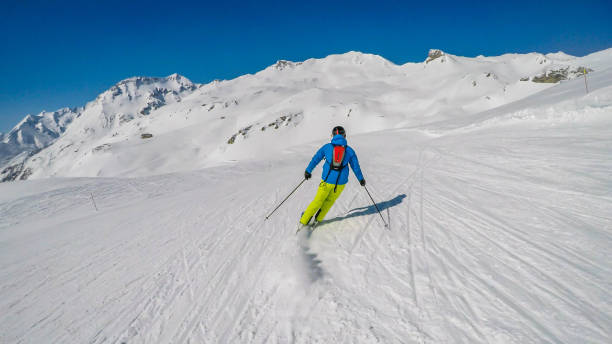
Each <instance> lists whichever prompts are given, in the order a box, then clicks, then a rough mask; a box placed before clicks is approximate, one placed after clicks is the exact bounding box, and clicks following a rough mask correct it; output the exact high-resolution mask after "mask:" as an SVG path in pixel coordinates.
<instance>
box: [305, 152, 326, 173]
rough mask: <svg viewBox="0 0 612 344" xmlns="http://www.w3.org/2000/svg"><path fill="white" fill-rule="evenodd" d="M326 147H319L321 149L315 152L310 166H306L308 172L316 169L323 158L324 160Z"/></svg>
mask: <svg viewBox="0 0 612 344" xmlns="http://www.w3.org/2000/svg"><path fill="white" fill-rule="evenodd" d="M324 148H325V146H323V147H321V148H319V150H318V151H317V152H316V153H315V155H314V156H313V157H312V160H310V164H308V167H306V172H308V173H312V170H314V168H315V167H317V165H318V164H319V163H320V162H321V160H323V157H324V156H325V152H324Z"/></svg>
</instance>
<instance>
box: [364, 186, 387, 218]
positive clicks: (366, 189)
mask: <svg viewBox="0 0 612 344" xmlns="http://www.w3.org/2000/svg"><path fill="white" fill-rule="evenodd" d="M363 188H364V189H365V191H366V192H367V193H368V196H370V199H371V200H372V203H374V207H376V210H377V211H378V215H380V218H381V219H382V220H383V223H384V224H385V228H387V227H389V226H387V222H386V221H385V218H384V217H383V216H382V214H381V213H380V209H378V206H377V205H376V202H374V198H372V195H370V191H368V188H366V186H365V185H364V186H363Z"/></svg>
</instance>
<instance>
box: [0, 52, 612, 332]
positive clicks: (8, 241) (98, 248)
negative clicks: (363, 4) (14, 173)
mask: <svg viewBox="0 0 612 344" xmlns="http://www.w3.org/2000/svg"><path fill="white" fill-rule="evenodd" d="M427 60H428V61H424V62H422V63H414V64H406V65H402V66H397V65H394V64H392V63H390V62H388V61H386V60H384V59H382V58H381V57H378V56H374V55H366V54H360V53H347V54H343V55H334V56H329V57H327V58H325V59H319V60H307V61H304V62H302V63H293V62H288V61H279V63H277V64H276V65H273V66H270V67H269V68H267V69H265V70H263V71H261V72H259V73H257V74H254V75H246V76H243V77H240V78H237V79H235V80H230V81H222V82H215V83H211V84H208V85H196V84H192V83H190V82H189V81H187V80H186V79H184V78H182V77H179V76H176V75H174V76H170V77H168V78H161V79H149V78H146V79H145V78H140V79H139V78H134V79H128V80H126V81H124V82H121V83H120V84H118V85H117V86H116V87H114V88H112V89H111V90H109V91H107V92H105V93H103V94H102V95H100V97H98V98H97V99H96V100H95V101H93V102H91V103H89V104H87V105H86V106H85V107H84V108H83V109H76V110H74V113H75V114H74V116H72V118H73V119H72V122H71V123H70V124H69V125H67V126H66V127H65V130H64V131H63V133H61V134H60V135H59V137H57V138H55V139H54V141H52V143H51V144H50V145H48V146H47V148H44V149H42V150H40V151H38V152H36V153H34V154H32V155H31V156H30V157H29V158H26V159H25V164H24V165H23V166H24V167H25V169H22V170H21V173H22V174H21V176H23V175H24V174H23V173H24V171H26V170H28V169H29V171H30V172H31V175H30V178H28V179H30V180H24V181H19V182H9V183H0V343H43V342H44V343H75V342H76V343H517V344H518V343H520V344H526V343H534V344H535V343H596V344H599V343H601V344H608V343H609V342H610V334H611V333H612V291H611V289H610V286H611V285H612V260H611V259H610V252H611V248H612V234H611V231H610V229H611V228H612V217H611V212H610V209H612V174H611V173H610V171H612V68H610V67H611V66H612V50H607V51H602V52H599V53H595V54H592V55H589V56H586V57H582V58H576V57H571V56H567V55H565V54H562V53H555V54H549V55H540V54H527V55H503V56H499V57H476V58H463V57H458V56H452V55H449V54H445V53H443V52H440V51H432V52H431V53H430V56H429V57H428V59H427ZM582 67H586V68H588V69H589V70H592V71H591V72H589V74H588V77H587V82H588V88H589V92H588V93H587V92H586V90H585V86H586V85H585V81H584V80H583V78H576V77H577V76H578V75H579V72H576V71H579V70H580V69H581V68H582ZM533 78H537V80H538V81H554V80H556V79H564V78H567V79H569V80H562V81H560V82H551V83H540V82H533V81H531V80H533ZM521 79H523V80H524V81H521ZM34 118H36V117H34ZM66 123H67V122H66ZM336 124H342V125H344V126H345V127H346V128H347V130H348V135H347V140H348V142H349V145H351V147H352V148H353V149H354V150H355V151H356V153H357V155H358V157H359V161H360V165H361V169H362V171H363V173H364V176H365V179H366V180H367V185H366V186H367V188H368V189H367V190H368V192H367V193H366V190H365V189H364V188H363V187H361V186H360V185H359V183H358V182H357V181H356V180H355V178H354V177H353V175H354V174H353V173H352V172H351V176H350V178H349V182H348V184H347V186H346V188H345V189H344V191H343V192H342V195H341V196H340V198H339V199H338V200H337V201H336V203H335V204H334V206H333V207H332V209H331V211H330V212H329V213H328V215H327V217H326V218H325V221H323V222H322V223H321V224H320V225H319V226H318V227H317V229H316V230H315V231H314V232H311V233H309V232H307V231H302V232H300V234H299V235H297V236H296V234H295V230H296V226H297V221H298V219H299V217H300V213H301V212H302V211H303V210H304V208H305V207H306V206H307V205H308V203H309V202H310V201H311V200H312V199H313V197H314V194H315V193H316V189H317V186H318V183H319V179H318V177H319V176H320V175H321V165H319V166H318V167H317V168H316V169H315V170H314V171H313V176H314V177H313V178H312V179H310V180H308V181H304V182H303V183H302V184H300V185H301V187H299V188H298V189H297V190H295V192H294V193H293V195H292V196H291V197H290V198H289V199H287V200H286V202H285V203H284V204H283V205H282V206H281V207H280V208H278V210H277V211H276V212H275V213H274V215H273V216H270V217H269V219H266V215H268V214H269V213H270V211H271V210H272V209H274V208H275V207H276V206H277V205H278V204H279V203H280V202H281V201H282V200H283V199H284V198H285V196H286V195H287V194H289V192H290V191H291V190H292V189H293V188H294V187H295V186H296V185H298V183H300V181H301V180H302V177H303V171H304V168H305V166H306V165H307V163H308V162H309V161H310V159H311V157H312V155H313V153H314V152H315V151H316V149H318V148H319V147H320V146H321V145H322V144H323V143H325V142H328V140H329V134H330V133H329V130H330V128H331V127H332V125H336ZM34 127H35V126H34ZM24 128H27V127H26V126H24ZM30 132H33V133H39V132H40V131H38V130H35V131H30ZM24 133H26V131H24ZM146 134H149V135H152V136H149V135H146ZM21 136H22V137H26V136H27V135H25V134H23V135H21ZM49 137H53V135H51V134H50V135H49ZM22 142H32V141H27V140H22ZM34 142H35V141H34ZM39 142H43V141H42V140H39ZM198 167H203V168H198ZM173 171H174V172H173ZM163 172H172V173H163ZM26 175H27V173H26ZM47 176H78V178H74V177H68V178H44V177H47ZM82 176H90V177H92V178H84V177H82ZM95 176H107V178H95ZM126 176H129V177H130V178H124V177H126ZM368 193H370V194H371V195H372V197H373V198H374V200H375V201H376V202H377V205H376V206H375V205H373V204H372V201H371V199H370V197H369V195H368ZM378 209H380V210H381V213H380V215H379V213H378ZM381 216H382V217H381ZM383 220H384V221H385V222H386V223H388V224H389V226H388V227H385V226H384V224H383Z"/></svg>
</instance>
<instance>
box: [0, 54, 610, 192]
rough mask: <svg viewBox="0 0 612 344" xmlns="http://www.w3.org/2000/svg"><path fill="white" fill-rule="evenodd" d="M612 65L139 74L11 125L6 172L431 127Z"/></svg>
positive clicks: (560, 57) (87, 167)
mask: <svg viewBox="0 0 612 344" xmlns="http://www.w3.org/2000/svg"><path fill="white" fill-rule="evenodd" d="M610 67H612V49H608V50H604V51H600V52H597V53H594V54H591V55H588V56H585V57H574V56H570V55H567V54H564V53H562V52H559V53H554V54H546V55H543V54H538V53H530V54H506V55H502V56H495V57H484V56H478V57H475V58H466V57H460V56H455V55H451V54H448V53H445V52H443V51H441V50H435V49H433V50H431V51H430V52H429V55H428V56H427V58H426V59H425V61H423V62H420V63H406V64H404V65H395V64H393V63H392V62H390V61H388V60H386V59H384V58H382V57H380V56H377V55H371V54H363V53H359V52H348V53H345V54H340V55H330V56H328V57H325V58H322V59H309V60H306V61H303V62H290V61H278V62H277V63H276V64H274V65H272V66H270V67H268V68H266V69H264V70H262V71H260V72H258V73H256V74H252V75H251V74H248V75H243V76H241V77H238V78H236V79H233V80H228V81H214V82H212V83H209V84H196V83H193V82H191V81H190V80H188V79H187V78H185V77H183V76H181V75H178V74H172V75H170V76H168V77H165V78H150V77H134V78H129V79H126V80H123V81H121V82H119V83H117V84H116V85H114V86H113V87H111V88H110V89H108V90H107V91H105V92H103V93H102V94H100V95H99V96H98V97H97V98H96V99H95V100H93V101H91V102H89V103H87V104H86V105H85V106H83V107H78V108H64V109H60V110H57V111H54V112H42V113H40V114H38V115H36V116H31V115H28V116H26V117H25V118H24V119H23V120H22V121H21V122H19V123H18V124H17V125H16V126H15V127H14V128H13V129H12V130H11V131H10V132H9V133H7V134H0V180H1V181H12V180H22V179H28V178H44V177H68V176H126V177H129V176H141V175H151V174H159V173H167V172H173V171H180V170H190V169H196V168H202V167H206V166H211V165H219V164H228V163H231V161H234V160H240V159H252V158H263V157H266V156H269V155H273V154H274V153H275V152H278V151H279V150H282V149H286V148H288V147H290V146H292V145H298V144H305V143H309V142H312V141H314V140H319V139H322V138H325V137H327V136H328V135H329V129H330V128H331V127H333V126H334V125H337V124H340V125H344V126H345V127H346V128H347V130H348V131H349V135H353V134H356V133H365V132H371V131H377V130H382V129H390V128H405V127H411V128H418V127H423V126H427V125H429V124H431V123H437V122H441V121H447V120H449V119H456V118H461V117H465V116H469V115H474V114H477V113H480V112H483V111H488V110H491V109H494V108H496V107H499V106H502V105H505V104H509V103H511V102H514V101H517V100H519V99H523V98H525V97H527V96H530V95H532V94H535V93H537V92H539V91H542V90H544V89H547V88H549V87H553V86H554V85H556V84H557V83H559V82H563V81H564V80H567V79H573V78H577V77H581V76H582V75H584V74H585V73H587V74H588V73H592V72H597V71H601V70H604V69H607V68H610Z"/></svg>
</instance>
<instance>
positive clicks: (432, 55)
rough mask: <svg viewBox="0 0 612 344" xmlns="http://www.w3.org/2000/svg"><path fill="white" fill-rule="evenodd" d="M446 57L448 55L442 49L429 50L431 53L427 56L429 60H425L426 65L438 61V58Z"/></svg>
mask: <svg viewBox="0 0 612 344" xmlns="http://www.w3.org/2000/svg"><path fill="white" fill-rule="evenodd" d="M444 55H446V53H445V52H443V51H442V50H440V49H429V53H428V54H427V59H426V60H425V63H429V62H431V61H433V60H435V59H437V58H438V57H442V56H444Z"/></svg>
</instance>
